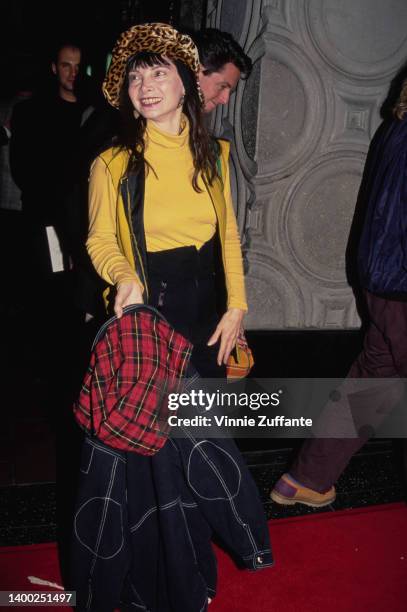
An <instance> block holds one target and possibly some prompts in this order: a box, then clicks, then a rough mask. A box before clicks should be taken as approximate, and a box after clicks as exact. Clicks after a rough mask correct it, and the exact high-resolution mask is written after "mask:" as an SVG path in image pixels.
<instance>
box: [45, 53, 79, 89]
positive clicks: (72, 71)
mask: <svg viewBox="0 0 407 612" xmlns="http://www.w3.org/2000/svg"><path fill="white" fill-rule="evenodd" d="M80 63H81V52H80V49H77V48H76V47H63V48H62V49H61V50H60V51H59V53H58V61H57V63H55V62H53V63H52V72H53V73H54V74H55V75H56V77H57V79H58V84H59V94H60V96H61V98H65V99H72V97H74V88H75V80H76V77H77V76H78V74H79V66H80Z"/></svg>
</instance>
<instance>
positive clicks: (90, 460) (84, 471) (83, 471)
mask: <svg viewBox="0 0 407 612" xmlns="http://www.w3.org/2000/svg"><path fill="white" fill-rule="evenodd" d="M94 450H95V449H94V448H92V449H91V453H90V459H89V463H88V467H87V469H86V470H83V469H82V467H81V468H80V471H81V472H82V474H89V470H90V466H91V465H92V460H93V451H94Z"/></svg>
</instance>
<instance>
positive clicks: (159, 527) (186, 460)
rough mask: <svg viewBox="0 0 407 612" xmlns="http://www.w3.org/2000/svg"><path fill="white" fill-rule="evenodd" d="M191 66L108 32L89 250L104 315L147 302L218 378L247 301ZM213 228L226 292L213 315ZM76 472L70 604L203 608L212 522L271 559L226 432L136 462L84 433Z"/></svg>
mask: <svg viewBox="0 0 407 612" xmlns="http://www.w3.org/2000/svg"><path fill="white" fill-rule="evenodd" d="M198 71H199V60H198V55H197V50H196V47H195V46H194V44H193V42H192V40H191V39H190V38H189V37H188V36H185V35H181V34H179V33H178V32H177V31H176V30H174V29H173V28H172V27H171V26H168V25H163V24H144V25H139V26H134V27H133V28H131V29H130V30H129V31H127V32H125V33H124V34H122V35H121V37H120V38H119V40H118V42H117V44H116V47H115V49H114V52H113V58H112V63H111V66H110V69H109V72H108V75H107V77H106V79H105V82H104V86H103V89H104V93H105V96H106V98H107V99H108V101H109V102H110V103H111V104H112V105H113V106H115V107H117V108H119V110H120V112H121V115H122V118H123V124H124V130H123V132H122V135H121V136H120V138H119V141H118V145H117V147H114V148H112V149H109V150H108V151H105V152H104V153H103V154H101V155H100V156H99V157H98V158H97V159H96V161H95V162H94V164H93V167H92V171H91V177H90V230H89V238H88V242H87V245H88V250H89V253H90V256H91V258H92V261H93V263H94V265H95V268H96V270H97V271H98V272H99V274H100V275H101V276H102V277H103V278H104V280H105V281H107V282H108V283H109V285H110V291H109V293H110V292H111V289H112V286H114V288H115V292H114V293H113V295H112V296H110V295H109V296H107V298H108V300H109V301H111V302H112V303H113V308H114V311H115V313H116V315H117V317H121V316H122V314H123V308H124V307H125V306H127V305H130V304H137V303H142V302H145V303H148V304H151V305H153V306H156V307H157V308H158V309H160V310H161V311H162V313H163V314H164V316H165V317H166V318H167V320H168V321H169V323H170V324H171V325H172V326H173V327H174V328H175V329H176V330H177V331H178V332H180V333H181V334H183V335H184V336H185V337H187V338H188V339H189V340H190V341H191V342H192V343H193V345H194V348H193V352H192V357H191V360H192V363H193V365H194V366H195V368H196V369H197V370H198V372H199V373H200V374H201V376H206V377H219V376H222V375H223V374H224V370H225V363H226V361H227V359H228V357H229V354H230V352H231V350H232V349H233V347H234V345H235V343H236V339H237V336H238V334H239V332H240V328H241V323H242V318H243V314H244V312H245V310H246V309H247V306H246V300H245V291H244V278H243V269H242V258H241V251H240V244H239V237H238V232H237V227H236V220H235V217H234V213H233V207H232V202H231V197H230V187H229V176H228V147H227V145H226V143H220V144H217V143H215V142H212V141H211V139H210V138H209V136H208V134H207V132H206V130H205V128H204V126H203V123H202V115H201V108H202V104H203V98H202V95H201V92H200V89H199V83H198ZM217 238H219V247H220V255H221V261H222V263H223V270H224V277H225V282H226V290H227V310H226V312H225V314H224V315H223V316H222V317H221V318H220V320H219V317H218V315H217V296H216V285H215V281H216V279H215V268H216V265H215V264H216V253H217ZM120 470H121V471H120ZM81 471H82V475H81V478H82V481H81V484H80V492H79V495H78V505H77V512H76V515H75V530H74V531H75V542H74V553H73V559H74V570H73V574H74V584H75V588H76V590H77V594H78V600H79V603H78V606H79V608H80V609H86V610H97V611H98V612H102V611H104V610H111V609H112V607H114V605H116V604H117V601H118V600H117V598H118V596H119V595H120V594H121V597H122V600H125V601H126V602H127V603H128V604H129V605H132V606H135V607H137V606H138V607H139V608H140V609H143V610H151V611H153V610H154V611H157V612H164V611H168V612H169V611H174V612H175V611H176V612H195V611H196V612H198V611H200V610H205V609H206V607H207V604H208V602H209V601H210V599H211V598H212V597H213V596H214V594H215V592H216V560H215V558H214V555H213V551H212V548H211V544H210V540H211V534H212V531H215V532H216V533H217V534H218V536H219V537H221V538H222V539H223V541H224V542H225V543H226V544H227V545H228V546H229V547H230V548H231V549H232V550H233V551H234V552H235V554H236V556H237V557H239V558H240V560H241V563H242V564H243V565H245V566H246V567H250V568H251V569H260V568H264V567H267V566H269V565H270V564H271V553H270V548H269V540H268V530H267V526H266V523H265V519H264V514H263V511H262V507H261V503H260V501H259V498H258V492H257V489H256V486H255V485H254V483H253V481H252V480H251V478H250V475H249V473H248V471H247V468H246V466H245V465H244V462H243V461H242V459H241V457H240V455H239V453H238V451H237V449H236V447H235V446H234V445H233V442H232V441H231V440H220V441H212V440H211V441H208V440H199V441H197V440H195V439H194V438H193V437H192V436H187V438H186V439H185V440H177V439H171V440H169V441H167V443H166V444H165V445H164V446H163V448H162V449H161V450H160V451H159V452H158V453H157V454H156V455H154V456H153V457H146V456H142V455H138V454H136V453H131V452H128V453H124V452H118V451H115V450H113V449H111V448H109V447H106V446H104V445H102V444H101V443H99V441H95V440H94V439H91V440H88V441H87V443H85V448H84V455H83V459H82V467H81ZM118 474H121V475H120V478H119V479H118ZM85 490H86V491H85ZM116 516H118V517H119V518H115V517H116ZM110 562H112V563H113V566H112V569H111V566H110V565H109V563H110Z"/></svg>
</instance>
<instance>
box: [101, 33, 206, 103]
mask: <svg viewBox="0 0 407 612" xmlns="http://www.w3.org/2000/svg"><path fill="white" fill-rule="evenodd" d="M140 51H152V52H154V53H160V54H162V55H165V56H166V57H168V58H169V59H171V60H180V61H181V62H183V63H184V64H186V65H187V66H188V67H189V68H190V69H191V70H192V71H193V73H194V74H195V77H196V83H197V88H198V93H199V98H200V100H201V103H202V104H203V103H204V99H203V94H202V90H201V88H200V86H199V80H198V75H199V56H198V49H197V48H196V46H195V44H194V42H193V41H192V38H190V36H188V35H187V34H181V33H180V32H177V30H174V28H173V27H172V26H170V25H168V24H166V23H144V24H141V25H136V26H133V27H132V28H130V29H129V30H127V31H126V32H123V33H122V34H121V35H120V36H119V39H118V41H117V43H116V45H115V46H114V49H113V54H112V61H111V63H110V67H109V70H108V72H107V74H106V77H105V80H104V81H103V86H102V89H103V93H104V95H105V98H106V100H107V101H108V102H109V104H111V105H112V106H114V107H115V108H118V107H119V97H120V90H121V88H122V85H123V82H124V79H125V72H126V65H127V61H128V60H129V58H130V57H131V56H132V55H135V54H136V53H139V52H140Z"/></svg>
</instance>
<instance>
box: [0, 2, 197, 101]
mask: <svg viewBox="0 0 407 612" xmlns="http://www.w3.org/2000/svg"><path fill="white" fill-rule="evenodd" d="M0 14H1V19H0V23H1V25H0V69H1V74H2V79H1V81H2V85H1V88H0V90H1V98H2V99H4V98H7V97H9V96H10V95H12V94H13V93H14V91H15V90H16V88H17V89H18V88H20V86H21V84H22V81H23V82H24V84H25V83H26V82H27V81H30V83H29V84H30V85H31V84H32V86H33V87H34V88H35V87H38V86H39V85H40V84H41V81H42V79H43V78H44V76H45V74H46V73H47V72H48V70H49V58H50V54H51V52H52V49H53V48H54V46H55V45H56V44H57V43H58V42H59V41H60V40H63V39H65V38H67V37H68V38H74V39H75V40H77V41H78V42H79V43H80V44H81V46H82V48H83V49H84V51H85V63H86V65H91V66H92V73H93V75H94V76H95V77H96V78H97V79H98V80H102V78H103V76H104V71H105V64H106V56H107V54H108V53H109V52H110V51H111V49H112V47H113V45H114V43H115V41H116V39H117V36H118V35H119V34H120V32H122V31H124V30H125V29H127V28H128V27H130V26H132V25H135V24H137V23H142V22H145V21H164V22H167V23H171V24H173V25H174V26H175V27H177V26H180V25H183V26H185V27H192V28H195V29H200V27H201V26H202V25H203V22H204V15H205V14H206V0H188V1H186V0H170V1H164V0H148V1H145V0H118V1H112V0H110V1H107V0H70V2H68V3H67V4H65V3H58V2H54V3H52V4H49V3H47V2H35V1H32V0H5V1H4V2H2V5H1V12H0Z"/></svg>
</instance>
